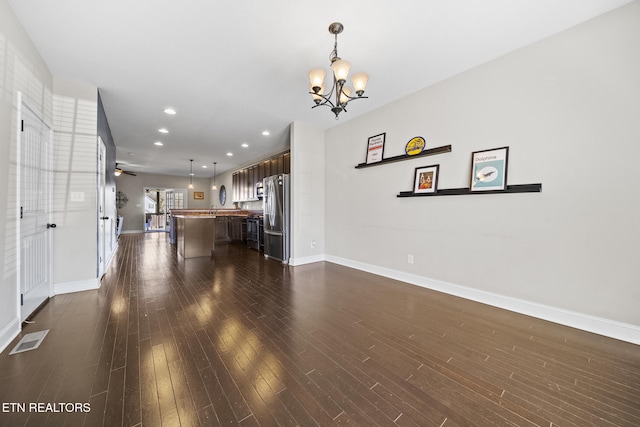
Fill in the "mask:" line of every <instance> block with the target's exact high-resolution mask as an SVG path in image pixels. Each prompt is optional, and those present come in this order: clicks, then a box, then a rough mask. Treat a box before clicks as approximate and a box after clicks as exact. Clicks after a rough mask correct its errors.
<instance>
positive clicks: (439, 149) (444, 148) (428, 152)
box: [356, 145, 451, 169]
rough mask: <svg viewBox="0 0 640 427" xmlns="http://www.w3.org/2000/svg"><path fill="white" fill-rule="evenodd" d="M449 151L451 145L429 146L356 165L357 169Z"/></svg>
mask: <svg viewBox="0 0 640 427" xmlns="http://www.w3.org/2000/svg"><path fill="white" fill-rule="evenodd" d="M449 152H451V145H443V146H442V147H435V148H429V149H428V150H424V151H423V152H421V153H419V154H414V155H413V156H410V155H408V154H402V155H400V156H394V157H388V158H386V159H382V160H380V161H379V162H375V163H360V164H359V165H358V166H356V169H362V168H368V167H371V166H380V165H384V164H387V163H394V162H400V161H402V160H411V159H417V158H418V157H426V156H435V155H436V154H442V153H449Z"/></svg>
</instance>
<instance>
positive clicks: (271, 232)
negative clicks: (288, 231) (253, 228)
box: [264, 230, 284, 236]
mask: <svg viewBox="0 0 640 427" xmlns="http://www.w3.org/2000/svg"><path fill="white" fill-rule="evenodd" d="M264 234H269V235H270V236H283V235H284V233H283V232H282V231H273V230H264Z"/></svg>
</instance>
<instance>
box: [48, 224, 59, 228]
mask: <svg viewBox="0 0 640 427" xmlns="http://www.w3.org/2000/svg"><path fill="white" fill-rule="evenodd" d="M56 227H57V225H55V224H47V228H56Z"/></svg>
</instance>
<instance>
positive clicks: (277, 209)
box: [263, 174, 290, 264]
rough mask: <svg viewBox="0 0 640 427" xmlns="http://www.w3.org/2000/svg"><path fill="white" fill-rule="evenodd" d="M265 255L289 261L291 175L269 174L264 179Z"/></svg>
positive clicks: (286, 262)
mask: <svg viewBox="0 0 640 427" xmlns="http://www.w3.org/2000/svg"><path fill="white" fill-rule="evenodd" d="M263 187H264V196H263V205H264V209H263V210H264V256H265V257H267V258H274V259H277V260H280V261H282V262H283V263H284V264H288V263H289V240H290V239H289V215H290V213H289V212H290V206H289V175H288V174H279V175H273V176H268V177H266V178H265V179H264V181H263Z"/></svg>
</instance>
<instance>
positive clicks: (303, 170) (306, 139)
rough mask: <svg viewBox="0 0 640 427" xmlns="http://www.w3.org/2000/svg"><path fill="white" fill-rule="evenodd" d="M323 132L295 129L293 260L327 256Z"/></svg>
mask: <svg viewBox="0 0 640 427" xmlns="http://www.w3.org/2000/svg"><path fill="white" fill-rule="evenodd" d="M323 138H324V135H323V132H322V131H321V130H319V129H315V128H312V127H310V126H308V125H305V124H303V123H300V122H295V123H293V124H292V125H291V239H292V240H291V260H290V263H291V264H292V265H300V264H305V263H308V262H315V261H318V260H320V259H322V258H323V256H324V252H325V232H324V222H325V203H324V200H325V196H324V192H325V186H324V183H325V169H324V164H325V161H324V156H325V154H324V145H323Z"/></svg>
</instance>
